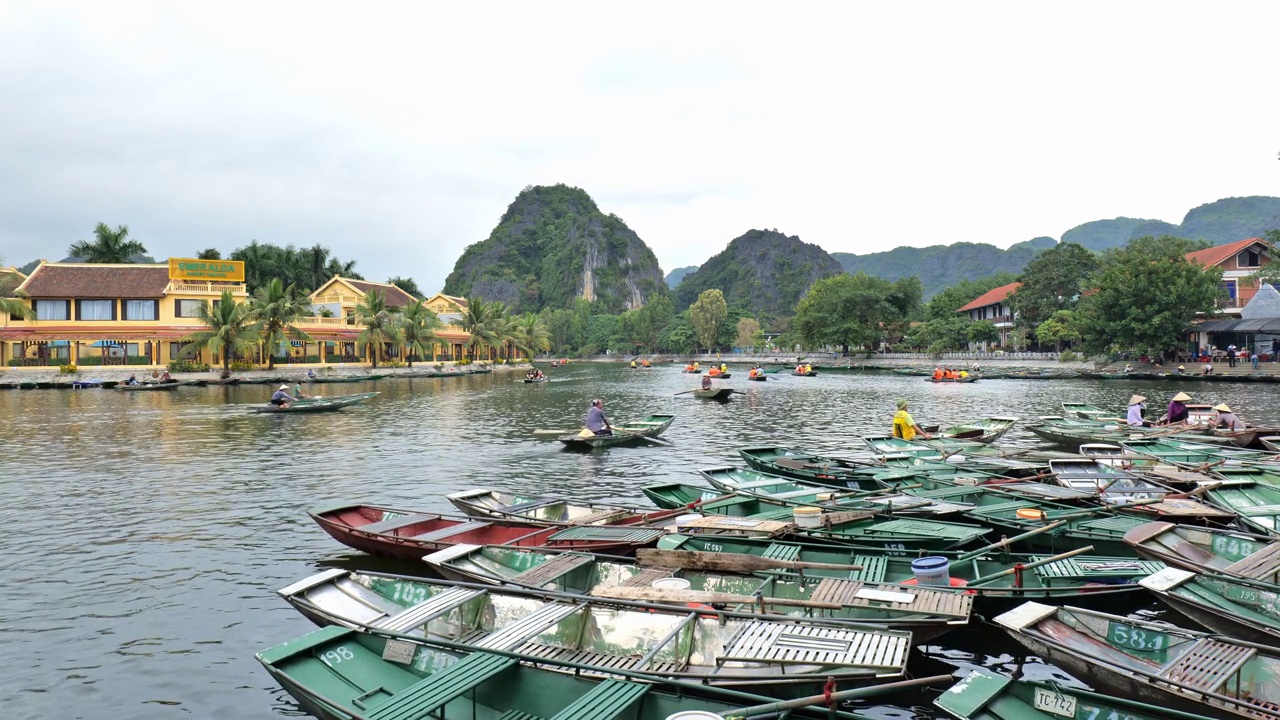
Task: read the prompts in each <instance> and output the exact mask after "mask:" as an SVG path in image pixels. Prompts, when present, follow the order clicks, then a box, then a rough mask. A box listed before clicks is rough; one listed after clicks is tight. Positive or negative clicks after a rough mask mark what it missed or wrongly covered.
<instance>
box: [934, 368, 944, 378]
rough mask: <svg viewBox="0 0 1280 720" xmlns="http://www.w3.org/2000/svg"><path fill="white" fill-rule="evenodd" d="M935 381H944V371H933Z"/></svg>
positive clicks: (935, 369) (937, 369)
mask: <svg viewBox="0 0 1280 720" xmlns="http://www.w3.org/2000/svg"><path fill="white" fill-rule="evenodd" d="M933 379H934V380H941V379H942V370H941V369H939V368H934V369H933Z"/></svg>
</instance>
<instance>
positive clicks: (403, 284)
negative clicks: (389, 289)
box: [387, 275, 423, 298]
mask: <svg viewBox="0 0 1280 720" xmlns="http://www.w3.org/2000/svg"><path fill="white" fill-rule="evenodd" d="M387 284H388V285H395V286H396V287H398V288H400V289H401V290H403V291H405V292H407V293H409V294H410V295H412V296H414V297H416V298H420V297H423V294H422V291H421V290H419V289H418V283H416V282H414V280H413V278H407V277H400V276H398V275H397V276H396V277H393V278H391V279H389V280H387Z"/></svg>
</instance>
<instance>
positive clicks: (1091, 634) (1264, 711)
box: [994, 602, 1280, 720]
mask: <svg viewBox="0 0 1280 720" xmlns="http://www.w3.org/2000/svg"><path fill="white" fill-rule="evenodd" d="M994 622H995V624H996V625H998V626H1000V627H1002V628H1004V630H1005V631H1006V632H1007V633H1008V634H1009V635H1010V636H1011V637H1013V638H1014V639H1015V640H1017V641H1018V642H1020V643H1021V644H1022V645H1024V646H1025V647H1026V648H1027V649H1028V650H1030V651H1031V652H1033V653H1035V654H1036V655H1038V656H1039V657H1041V658H1043V659H1044V660H1045V661H1046V662H1048V663H1051V664H1053V665H1057V666H1059V667H1062V668H1064V669H1066V670H1067V671H1068V672H1071V673H1073V674H1076V675H1078V676H1079V677H1087V678H1089V679H1090V682H1095V683H1097V684H1098V685H1101V686H1102V687H1104V688H1106V689H1108V690H1111V691H1112V692H1115V693H1118V694H1119V697H1125V698H1129V699H1131V700H1137V701H1139V702H1149V703H1153V704H1155V705H1158V706H1161V707H1167V708H1170V709H1173V710H1179V711H1183V712H1191V713H1202V714H1204V713H1207V714H1210V715H1213V716H1215V717H1220V718H1221V717H1242V718H1255V719H1256V718H1268V719H1273V720H1274V719H1280V683H1277V682H1276V680H1275V678H1277V677H1280V649H1276V648H1270V647H1266V646H1263V645H1255V644H1253V643H1247V642H1243V641H1240V640H1236V639H1233V638H1229V637H1225V636H1222V635H1210V634H1208V633H1202V632H1197V631H1193V630H1184V629H1182V628H1179V627H1176V626H1174V625H1170V624H1168V623H1155V622H1149V621H1145V620H1135V619H1133V618H1128V617H1121V616H1118V615H1107V614H1105V613H1099V612H1092V611H1089V610H1083V609H1080V608H1075V607H1050V606H1048V605H1042V604H1040V603H1035V602H1030V603H1026V604H1025V605H1022V606H1021V607H1018V608H1015V609H1013V610H1010V611H1009V612H1006V613H1004V614H1002V615H999V616H997V617H996V618H995V620H994Z"/></svg>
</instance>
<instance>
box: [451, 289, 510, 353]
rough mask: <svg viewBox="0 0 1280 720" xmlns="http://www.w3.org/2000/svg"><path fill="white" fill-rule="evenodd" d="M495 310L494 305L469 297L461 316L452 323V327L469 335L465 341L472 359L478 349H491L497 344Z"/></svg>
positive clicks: (497, 324)
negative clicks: (454, 326) (455, 326)
mask: <svg viewBox="0 0 1280 720" xmlns="http://www.w3.org/2000/svg"><path fill="white" fill-rule="evenodd" d="M504 307H505V306H504ZM495 309H496V308H495V307H494V303H487V302H485V301H484V300H481V299H480V298H476V297H469V298H467V307H466V308H465V309H464V310H463V311H462V316H461V317H459V318H458V319H457V320H454V321H453V324H454V325H457V326H458V327H459V328H462V329H463V330H465V331H466V332H467V333H468V334H469V335H470V337H469V338H468V339H467V347H469V348H471V350H472V353H471V355H472V357H474V356H476V355H477V354H479V353H478V352H477V351H478V350H479V349H480V348H491V347H493V346H494V345H496V344H497V343H498V332H497V331H498V330H499V329H500V323H499V321H498V318H497V317H496V316H495V313H494V310H495Z"/></svg>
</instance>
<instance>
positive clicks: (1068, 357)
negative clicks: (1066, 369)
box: [1058, 350, 1084, 362]
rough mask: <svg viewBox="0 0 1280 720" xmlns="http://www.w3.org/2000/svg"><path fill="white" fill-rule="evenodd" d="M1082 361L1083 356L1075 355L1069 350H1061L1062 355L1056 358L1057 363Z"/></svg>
mask: <svg viewBox="0 0 1280 720" xmlns="http://www.w3.org/2000/svg"><path fill="white" fill-rule="evenodd" d="M1083 359H1084V356H1083V355H1077V354H1076V353H1073V352H1071V351H1070V350H1063V351H1062V354H1061V355H1059V356H1058V362H1079V361H1081V360H1083Z"/></svg>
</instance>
